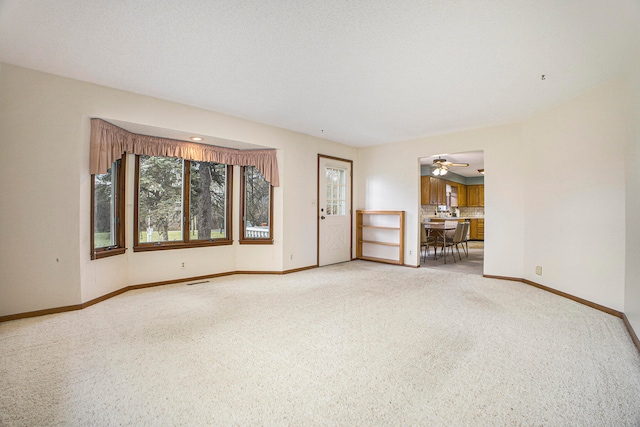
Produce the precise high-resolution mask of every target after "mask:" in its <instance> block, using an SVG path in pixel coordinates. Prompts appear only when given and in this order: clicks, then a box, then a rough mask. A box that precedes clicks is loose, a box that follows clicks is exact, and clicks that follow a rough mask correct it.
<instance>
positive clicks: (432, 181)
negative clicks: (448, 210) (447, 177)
mask: <svg viewBox="0 0 640 427" xmlns="http://www.w3.org/2000/svg"><path fill="white" fill-rule="evenodd" d="M429 204H430V205H445V204H447V185H446V184H445V182H444V180H443V179H438V178H434V177H432V176H430V177H429Z"/></svg>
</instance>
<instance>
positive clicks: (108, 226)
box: [91, 158, 125, 259]
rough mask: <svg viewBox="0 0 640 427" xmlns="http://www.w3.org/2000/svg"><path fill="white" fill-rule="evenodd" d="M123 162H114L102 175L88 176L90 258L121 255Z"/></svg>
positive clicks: (122, 237) (123, 244) (122, 233)
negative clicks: (89, 188) (89, 192)
mask: <svg viewBox="0 0 640 427" xmlns="http://www.w3.org/2000/svg"><path fill="white" fill-rule="evenodd" d="M124 163H125V159H124V158H122V159H118V160H116V161H115V162H113V163H112V164H111V167H110V168H109V169H107V172H106V173H102V174H94V175H91V182H92V185H91V259H99V258H104V257H107V256H111V255H118V254H122V253H124V252H125V243H124V239H125V237H124V184H125V173H124V172H125V166H124Z"/></svg>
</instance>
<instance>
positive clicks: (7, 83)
mask: <svg viewBox="0 0 640 427" xmlns="http://www.w3.org/2000/svg"><path fill="white" fill-rule="evenodd" d="M0 90H1V92H0V93H1V96H0V136H1V143H2V152H3V163H4V167H3V168H0V197H1V198H2V199H1V202H2V203H1V205H0V213H1V218H2V221H0V233H1V234H0V235H2V236H3V243H4V244H3V246H2V249H1V257H0V271H2V275H1V276H0V315H9V314H14V313H24V312H29V311H34V310H41V309H46V308H54V307H60V306H66V305H73V304H79V303H81V302H86V301H89V300H91V299H94V298H97V297H99V296H102V295H105V294H107V293H109V292H112V291H115V290H118V289H121V288H123V287H125V286H128V285H135V284H141V283H150V282H158V281H166V280H173V279H180V278H185V277H193V276H199V275H207V274H215V273H221V272H228V271H237V270H243V271H246V270H250V271H283V270H291V269H295V268H302V267H308V266H312V265H316V247H317V243H316V241H317V236H316V232H315V230H316V222H317V214H316V206H315V204H314V203H312V200H313V199H315V195H316V192H317V155H318V153H322V154H328V155H333V156H337V157H343V158H347V159H351V160H356V157H357V150H356V149H354V148H350V147H346V146H344V145H341V144H337V143H334V142H331V141H327V140H323V139H320V138H314V137H311V136H307V135H302V134H299V133H296V132H292V131H287V130H284V129H279V128H275V127H271V126H266V125H262V124H259V123H255V122H251V121H247V120H242V119H238V118H234V117H230V116H226V115H223V114H218V113H214V112H210V111H206V110H202V109H198V108H193V107H189V106H185V105H181V104H177V103H173V102H169V101H164V100H160V99H156V98H151V97H146V96H141V95H136V94H133V93H128V92H123V91H119V90H115V89H110V88H106V87H102V86H97V85H92V84H87V83H83V82H79V81H75V80H71V79H66V78H62V77H57V76H53V75H49V74H44V73H40V72H37V71H33V70H28V69H24V68H20V67H15V66H12V65H8V64H1V65H0ZM91 117H100V118H104V119H107V120H108V119H113V120H122V121H127V122H133V123H140V124H144V125H148V126H156V127H161V128H167V129H175V130H180V131H185V132H189V133H194V134H202V135H210V136H215V137H219V138H224V139H230V140H237V141H244V142H250V143H253V144H259V145H263V146H267V147H273V148H276V149H277V150H278V161H279V168H280V182H281V186H280V187H278V188H276V189H275V191H274V240H275V242H274V244H273V245H238V244H237V242H236V243H235V244H234V245H232V246H222V247H210V248H191V249H176V250H166V251H155V252H138V253H134V252H133V251H132V249H131V247H132V242H133V234H132V230H133V223H132V221H133V219H132V218H133V215H132V209H133V187H132V186H129V187H128V188H127V214H126V218H127V223H126V233H127V247H128V248H129V249H128V250H127V253H126V254H125V255H121V256H115V257H109V258H104V259H100V260H93V261H92V260H90V239H89V238H90V195H91V179H90V175H89V133H90V122H89V119H90V118H91ZM235 169H236V174H238V172H237V168H235ZM132 171H133V162H129V164H128V172H132ZM132 176H133V175H132V174H131V173H129V178H131V177H132ZM236 178H238V179H239V175H238V176H236ZM238 179H236V180H235V183H236V185H235V186H234V218H233V223H234V237H235V239H236V240H237V236H238V230H239V220H238V214H237V210H238V200H239V185H238V183H239V180H238ZM129 182H131V181H129ZM285 254H286V255H285ZM289 254H291V255H293V259H289ZM183 261H184V262H185V265H186V268H185V269H181V268H180V266H181V262H183Z"/></svg>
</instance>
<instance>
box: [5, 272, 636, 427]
mask: <svg viewBox="0 0 640 427" xmlns="http://www.w3.org/2000/svg"><path fill="white" fill-rule="evenodd" d="M0 425H2V426H36V425H37V426H50V425H55V426H62V425H73V426H90V425H94V426H115V425H127V426H142V425H145V426H149V425H157V426H161V425H394V426H396V425H428V426H638V425H640V355H639V353H638V351H637V350H636V348H635V347H634V346H633V344H632V342H631V340H630V338H629V337H628V335H627V332H626V330H625V328H624V326H623V324H622V321H621V320H620V319H618V318H615V317H613V316H610V315H607V314H604V313H601V312H599V311H596V310H593V309H590V308H588V307H585V306H582V305H580V304H577V303H575V302H572V301H569V300H566V299H563V298H561V297H558V296H555V295H552V294H550V293H547V292H544V291H541V290H538V289H535V288H532V287H529V286H526V285H524V284H522V283H516V282H507V281H498V280H491V279H484V278H482V277H479V276H476V275H470V274H458V273H449V272H446V271H440V270H431V269H427V268H420V269H412V268H406V267H396V266H388V265H383V264H376V263H371V262H366V261H356V262H351V263H346V264H341V265H336V266H331V267H325V268H321V269H315V270H309V271H305V272H301V273H295V274H289V275H286V276H231V277H224V278H219V279H215V280H212V281H211V282H210V283H204V284H198V285H193V286H187V285H184V284H181V285H171V286H163V287H157V288H150V289H144V290H139V291H133V292H129V293H126V294H123V295H120V296H118V297H116V298H112V299H110V300H107V301H105V302H102V303H100V304H97V305H94V306H92V307H90V308H87V309H85V310H82V311H77V312H71V313H63V314H57V315H51V316H45V317H40V318H32V319H24V320H19V321H13V322H6V323H3V324H0Z"/></svg>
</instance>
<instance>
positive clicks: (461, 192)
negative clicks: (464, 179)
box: [457, 184, 467, 208]
mask: <svg viewBox="0 0 640 427" xmlns="http://www.w3.org/2000/svg"><path fill="white" fill-rule="evenodd" d="M457 185H458V207H459V208H460V207H464V206H467V186H466V185H464V184H457Z"/></svg>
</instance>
